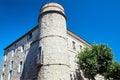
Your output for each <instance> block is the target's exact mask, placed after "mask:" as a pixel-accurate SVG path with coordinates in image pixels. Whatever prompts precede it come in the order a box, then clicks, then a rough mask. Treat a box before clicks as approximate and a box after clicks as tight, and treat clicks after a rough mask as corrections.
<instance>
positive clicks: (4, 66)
mask: <svg viewBox="0 0 120 80" xmlns="http://www.w3.org/2000/svg"><path fill="white" fill-rule="evenodd" d="M5 68H6V65H5V64H4V65H3V72H4V71H5Z"/></svg>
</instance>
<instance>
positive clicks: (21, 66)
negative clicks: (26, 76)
mask: <svg viewBox="0 0 120 80" xmlns="http://www.w3.org/2000/svg"><path fill="white" fill-rule="evenodd" d="M22 68H23V62H22V61H20V63H19V68H18V72H22Z"/></svg>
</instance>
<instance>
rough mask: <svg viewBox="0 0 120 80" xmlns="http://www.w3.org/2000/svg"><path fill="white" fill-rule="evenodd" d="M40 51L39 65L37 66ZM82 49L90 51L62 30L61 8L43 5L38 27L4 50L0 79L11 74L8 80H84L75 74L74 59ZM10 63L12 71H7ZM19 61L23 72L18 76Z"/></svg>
mask: <svg viewBox="0 0 120 80" xmlns="http://www.w3.org/2000/svg"><path fill="white" fill-rule="evenodd" d="M31 33H32V37H31V39H29V37H30V34H31ZM73 41H74V45H75V46H74V47H75V48H73ZM22 45H24V50H23V51H21V49H22ZM40 47H41V48H42V50H41V52H42V54H43V55H42V59H43V61H42V63H41V64H38V63H37V61H38V60H37V58H38V53H41V52H40V51H39V49H40ZM85 47H90V44H88V43H87V42H86V41H84V40H83V39H81V38H80V37H78V36H76V35H75V34H73V33H72V32H70V31H69V30H67V29H66V17H65V13H64V8H63V7H62V6H61V5H59V4H57V3H48V4H45V5H44V6H43V7H42V8H41V14H40V16H39V26H37V27H36V28H35V30H32V31H30V32H29V33H28V34H26V35H25V36H24V37H22V38H21V39H19V40H18V41H17V42H15V43H14V44H12V45H11V46H9V47H7V48H6V49H5V54H4V57H3V63H2V69H1V76H2V74H4V80H8V76H9V72H10V71H12V76H11V80H87V79H85V78H84V76H83V74H82V72H81V71H80V74H79V75H81V76H79V77H78V76H77V75H78V74H76V73H78V72H77V70H76V69H78V67H77V64H76V61H77V58H76V55H77V53H78V52H79V51H81V50H83V49H84V48H85ZM14 50H15V54H14V56H13V52H14ZM5 56H7V58H6V60H5ZM12 61H13V67H12V68H10V65H11V62H12ZM21 61H22V62H23V68H22V71H21V72H19V71H18V69H19V63H20V62H21ZM4 65H6V66H5V67H4ZM3 69H4V71H3ZM78 78H79V79H78ZM96 79H97V80H98V77H97V78H96ZM100 80H101V78H100Z"/></svg>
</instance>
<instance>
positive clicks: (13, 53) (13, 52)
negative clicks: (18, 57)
mask: <svg viewBox="0 0 120 80" xmlns="http://www.w3.org/2000/svg"><path fill="white" fill-rule="evenodd" d="M14 55H15V49H14V50H13V51H12V57H14Z"/></svg>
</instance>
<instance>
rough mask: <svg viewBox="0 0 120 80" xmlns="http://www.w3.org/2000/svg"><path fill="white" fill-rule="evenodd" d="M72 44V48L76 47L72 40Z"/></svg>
mask: <svg viewBox="0 0 120 80" xmlns="http://www.w3.org/2000/svg"><path fill="white" fill-rule="evenodd" d="M72 46H73V49H76V47H75V42H74V41H72Z"/></svg>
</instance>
